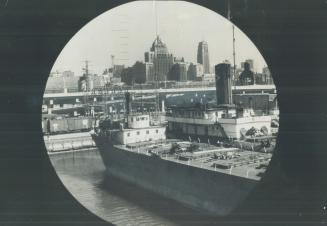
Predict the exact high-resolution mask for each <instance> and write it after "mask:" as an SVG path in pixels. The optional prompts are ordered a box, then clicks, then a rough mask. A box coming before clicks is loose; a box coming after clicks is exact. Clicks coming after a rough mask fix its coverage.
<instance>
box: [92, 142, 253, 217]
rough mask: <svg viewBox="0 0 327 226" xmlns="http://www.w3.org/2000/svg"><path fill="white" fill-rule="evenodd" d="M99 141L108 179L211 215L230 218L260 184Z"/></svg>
mask: <svg viewBox="0 0 327 226" xmlns="http://www.w3.org/2000/svg"><path fill="white" fill-rule="evenodd" d="M95 141H96V143H97V144H98V147H99V150H100V153H101V156H102V159H103V162H104V164H105V166H106V171H107V174H108V175H110V176H114V177H117V178H119V179H122V180H125V181H127V182H130V183H133V184H135V185H137V186H139V187H141V188H143V189H146V190H149V191H151V192H154V193H157V194H159V195H162V196H164V197H167V198H170V199H173V200H175V201H178V202H180V203H182V204H184V205H186V206H189V207H191V208H193V209H197V210H200V211H201V212H205V213H208V214H210V215H218V216H223V215H227V214H229V213H230V212H231V211H232V210H233V209H234V208H236V207H237V206H238V205H239V204H240V203H241V202H242V201H243V200H244V199H245V198H246V196H247V195H248V194H249V192H250V191H251V190H252V189H253V188H254V186H255V185H256V184H257V181H256V180H251V179H247V178H243V177H238V176H233V175H229V174H224V173H220V172H215V171H211V170H207V169H202V168H198V167H193V166H189V165H186V164H180V163H177V162H173V161H166V160H163V159H160V158H159V157H154V156H148V155H144V154H138V153H137V152H130V151H126V150H123V149H119V148H116V147H114V146H113V145H111V144H110V143H106V142H104V141H101V139H99V138H97V139H95Z"/></svg>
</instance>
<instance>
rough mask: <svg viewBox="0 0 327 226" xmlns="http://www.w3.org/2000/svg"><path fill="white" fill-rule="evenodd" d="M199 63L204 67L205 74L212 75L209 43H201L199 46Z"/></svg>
mask: <svg viewBox="0 0 327 226" xmlns="http://www.w3.org/2000/svg"><path fill="white" fill-rule="evenodd" d="M197 59H198V63H199V64H202V65H203V72H204V74H209V73H210V62H209V50H208V43H207V42H205V41H202V42H199V45H198V55H197Z"/></svg>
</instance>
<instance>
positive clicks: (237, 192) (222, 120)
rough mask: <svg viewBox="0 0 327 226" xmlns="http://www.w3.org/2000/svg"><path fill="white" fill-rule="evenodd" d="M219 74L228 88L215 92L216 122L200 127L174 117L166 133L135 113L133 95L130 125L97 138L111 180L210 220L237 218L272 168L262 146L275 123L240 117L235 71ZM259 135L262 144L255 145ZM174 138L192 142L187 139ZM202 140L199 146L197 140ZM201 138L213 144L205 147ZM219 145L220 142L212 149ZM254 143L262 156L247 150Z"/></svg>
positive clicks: (110, 123)
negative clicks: (232, 80) (233, 92)
mask: <svg viewBox="0 0 327 226" xmlns="http://www.w3.org/2000/svg"><path fill="white" fill-rule="evenodd" d="M217 66H218V67H217ZM217 66H216V72H217V73H218V76H217V78H216V80H217V90H218V86H219V87H222V88H221V89H219V92H218V91H217V95H218V94H219V95H220V96H219V98H217V107H216V111H214V114H213V115H215V116H217V117H216V119H217V120H209V119H208V118H207V119H206V120H201V119H194V118H193V116H194V115H192V114H189V115H188V117H186V116H185V115H184V117H186V119H188V120H186V119H185V118H184V119H179V120H177V119H178V117H177V116H176V115H174V114H172V115H171V116H170V117H168V118H167V120H168V128H169V129H168V131H166V127H167V125H166V124H167V123H166V124H165V123H161V122H160V121H159V122H158V121H156V120H153V118H152V117H150V115H149V114H145V113H142V112H133V111H131V109H130V95H129V94H128V93H127V95H126V117H125V118H124V119H122V120H110V119H108V120H106V121H105V122H102V123H101V124H100V126H99V128H98V129H97V130H96V131H95V133H94V134H92V137H93V139H94V141H95V143H96V145H97V146H98V148H99V150H100V153H101V156H102V159H103V162H104V164H105V166H106V171H107V173H108V174H109V175H111V176H114V177H117V178H119V179H121V180H124V181H127V182H130V183H133V184H135V185H137V186H139V187H141V188H144V189H145V190H148V191H151V192H154V193H157V194H159V195H162V196H164V197H167V198H169V199H173V200H175V201H177V202H180V203H182V204H184V205H186V206H188V207H191V208H193V209H197V210H199V211H201V212H204V213H207V214H210V215H218V216H222V215H226V214H229V213H230V212H231V211H233V209H235V208H236V207H237V206H238V205H239V204H240V203H241V202H242V201H243V200H244V199H245V198H246V197H247V195H248V194H249V192H250V191H251V190H252V189H253V188H254V187H255V186H256V185H257V183H258V182H259V181H260V179H261V177H262V175H263V174H264V172H265V169H266V167H267V165H268V164H269V161H270V159H271V156H272V153H271V152H269V151H267V150H266V148H265V147H266V146H267V147H268V146H270V147H271V144H270V143H268V144H265V143H264V142H262V141H263V140H269V139H270V138H269V133H270V127H269V125H270V121H271V120H270V118H269V117H268V116H265V117H264V118H262V116H255V115H252V114H247V112H248V111H244V110H243V111H242V112H243V114H240V113H239V112H238V110H237V109H238V108H236V107H235V106H234V105H233V104H232V98H231V86H230V84H231V83H230V81H229V79H230V65H228V64H221V65H217ZM200 109H201V108H200ZM210 112H212V111H211V110H210ZM200 115H202V116H203V115H205V111H202V113H200ZM201 123H202V124H201ZM191 126H193V127H192V128H191ZM212 126H214V127H212ZM211 127H212V128H211ZM185 128H187V129H185ZM210 128H211V129H212V131H211V133H209V135H210V136H208V132H209V131H210ZM251 131H252V134H251V133H250V132H251ZM259 132H260V133H261V134H260V135H259V136H258V137H260V138H261V139H259V138H257V139H256V138H255V136H256V133H259ZM174 134H175V135H176V134H183V135H187V134H189V135H190V136H189V139H185V138H184V139H183V138H182V137H174V136H173V135H174ZM200 134H201V135H202V136H201V138H200V137H198V139H194V138H193V139H192V138H191V135H193V137H194V135H200ZM167 135H168V137H167ZM203 137H207V138H208V139H207V142H206V141H205V142H204V138H203ZM209 138H210V139H209ZM213 138H216V139H217V142H212V140H213ZM249 138H251V139H249ZM201 139H202V142H201ZM255 139H256V140H257V141H256V142H253V143H252V144H254V143H258V140H260V145H261V147H264V148H263V149H260V148H259V149H256V150H255V149H254V148H253V147H254V145H252V146H251V145H248V146H250V148H245V146H246V145H244V146H243V147H242V142H243V143H247V144H249V143H251V140H255ZM235 144H237V145H235ZM260 145H259V146H260ZM251 147H252V148H251Z"/></svg>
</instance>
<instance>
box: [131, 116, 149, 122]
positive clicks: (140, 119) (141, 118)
mask: <svg viewBox="0 0 327 226" xmlns="http://www.w3.org/2000/svg"><path fill="white" fill-rule="evenodd" d="M144 120H145V121H147V120H148V118H147V117H136V121H144ZM133 121H134V118H131V122H133Z"/></svg>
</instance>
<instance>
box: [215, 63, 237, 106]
mask: <svg viewBox="0 0 327 226" xmlns="http://www.w3.org/2000/svg"><path fill="white" fill-rule="evenodd" d="M230 68H231V67H230V64H228V63H222V64H217V65H216V66H215V74H216V97H217V104H218V105H232V104H233V100H232V75H231V70H230Z"/></svg>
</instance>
